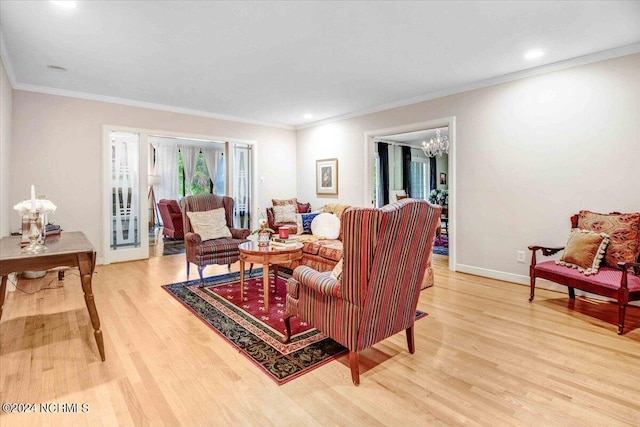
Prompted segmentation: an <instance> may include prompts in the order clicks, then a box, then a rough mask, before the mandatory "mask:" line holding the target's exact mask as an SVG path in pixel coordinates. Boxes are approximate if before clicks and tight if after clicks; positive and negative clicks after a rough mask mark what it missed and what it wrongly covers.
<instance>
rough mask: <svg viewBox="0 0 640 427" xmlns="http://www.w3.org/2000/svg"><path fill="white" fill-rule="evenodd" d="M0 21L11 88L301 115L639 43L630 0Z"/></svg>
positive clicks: (27, 8)
mask: <svg viewBox="0 0 640 427" xmlns="http://www.w3.org/2000/svg"><path fill="white" fill-rule="evenodd" d="M0 29H1V31H2V34H3V38H2V40H1V41H2V44H1V45H0V47H1V48H2V50H1V52H2V57H3V60H4V62H5V66H6V68H7V69H8V72H9V75H10V79H11V80H12V84H13V85H14V86H15V87H16V88H18V89H25V90H35V91H43V92H49V93H60V94H66V95H71V96H81V97H88V98H92V99H105V100H110V101H115V102H124V103H133V104H140V105H145V103H146V104H147V105H148V106H152V107H157V108H164V109H170V110H176V111H188V112H191V113H195V114H204V115H213V116H217V117H226V118H232V119H233V118H235V119H243V120H246V121H250V122H260V123H271V124H280V125H289V126H305V125H306V124H308V123H310V122H316V121H319V120H324V119H330V118H336V117H345V116H350V115H356V114H360V113H364V112H369V111H375V110H379V109H383V108H387V107H391V106H397V105H404V104H408V103H411V102H417V101H419V100H423V99H429V98H433V97H436V96H439V95H443V94H448V93H454V92H456V91H460V90H464V89H469V88H472V87H479V86H483V85H487V84H491V83H495V82H496V81H499V80H500V79H501V78H502V80H504V79H505V77H504V76H512V77H515V76H518V75H521V74H519V73H521V72H523V71H524V70H527V69H532V68H538V67H542V66H545V65H548V64H554V63H558V62H561V61H566V60H569V59H572V58H576V57H582V56H585V55H592V54H596V53H599V52H604V51H609V50H611V49H617V50H616V51H614V52H610V53H604V54H601V55H600V56H603V55H604V56H607V55H608V56H609V57H610V56H616V55H620V54H626V53H633V52H638V51H640V2H639V1H604V2H601V1H573V2H564V1H550V2H546V1H531V2H525V1H508V2H469V1H456V2H440V1H430V2H401V1H396V2H382V1H375V2H374V1H358V2H209V1H193V2H187V1H179V2H178V1H157V2H152V1H129V2H125V1H79V2H78V7H77V8H76V9H61V8H59V7H57V6H55V5H54V4H53V3H52V2H49V1H7V0H2V1H0ZM532 48H540V49H544V50H545V52H546V54H545V56H543V57H542V58H540V59H538V60H535V61H526V60H525V59H524V58H523V55H524V53H525V51H527V50H528V49H532ZM596 56H597V55H596ZM47 65H57V66H61V67H65V68H67V69H68V71H67V72H56V71H51V70H49V69H47ZM514 73H516V74H514ZM501 76H502V77H501ZM150 104H152V105H150ZM305 113H312V114H313V115H314V117H313V118H312V119H304V118H303V115H304V114H305Z"/></svg>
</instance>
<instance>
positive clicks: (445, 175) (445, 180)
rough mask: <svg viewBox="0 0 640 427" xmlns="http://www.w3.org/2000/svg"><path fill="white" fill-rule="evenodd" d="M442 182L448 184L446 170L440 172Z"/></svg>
mask: <svg viewBox="0 0 640 427" xmlns="http://www.w3.org/2000/svg"><path fill="white" fill-rule="evenodd" d="M440 184H442V185H447V174H446V173H444V172H442V173H440Z"/></svg>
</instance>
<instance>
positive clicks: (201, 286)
mask: <svg viewBox="0 0 640 427" xmlns="http://www.w3.org/2000/svg"><path fill="white" fill-rule="evenodd" d="M203 272H204V266H200V265H199V266H198V275H200V284H199V285H198V287H199V288H204V277H202V273H203Z"/></svg>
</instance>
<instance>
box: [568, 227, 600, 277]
mask: <svg viewBox="0 0 640 427" xmlns="http://www.w3.org/2000/svg"><path fill="white" fill-rule="evenodd" d="M608 244H609V236H608V235H607V234H605V233H595V232H593V231H589V230H582V229H580V228H574V229H572V230H571V233H570V235H569V241H568V242H567V244H566V245H565V248H564V253H563V254H562V257H561V258H560V260H558V261H556V264H559V265H564V266H566V267H573V268H575V269H577V270H578V271H579V272H580V273H583V274H585V275H589V274H596V273H597V272H598V268H599V267H600V263H601V262H602V258H603V257H604V253H605V250H606V249H607V245H608Z"/></svg>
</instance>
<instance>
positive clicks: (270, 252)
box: [238, 241, 303, 311]
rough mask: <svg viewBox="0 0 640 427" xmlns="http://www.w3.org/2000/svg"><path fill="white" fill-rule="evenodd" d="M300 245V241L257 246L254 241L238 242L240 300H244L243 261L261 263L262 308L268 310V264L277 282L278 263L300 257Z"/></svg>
mask: <svg viewBox="0 0 640 427" xmlns="http://www.w3.org/2000/svg"><path fill="white" fill-rule="evenodd" d="M302 246H303V245H302V243H296V244H295V246H289V247H280V246H271V245H269V246H258V242H255V241H250V242H245V243H242V244H240V246H238V248H239V249H240V301H244V263H245V262H250V263H252V264H262V286H263V287H264V309H265V310H266V311H269V265H273V276H274V278H275V283H278V264H284V263H286V262H290V261H295V260H297V259H300V258H302Z"/></svg>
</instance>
